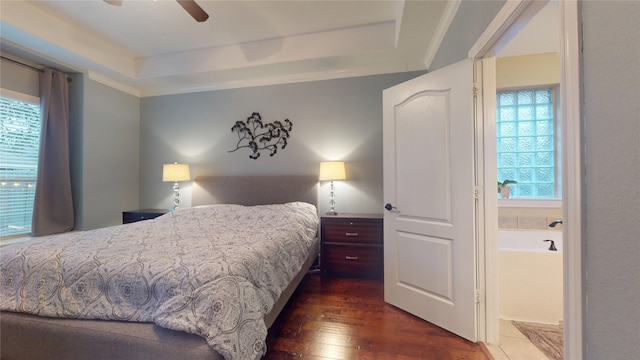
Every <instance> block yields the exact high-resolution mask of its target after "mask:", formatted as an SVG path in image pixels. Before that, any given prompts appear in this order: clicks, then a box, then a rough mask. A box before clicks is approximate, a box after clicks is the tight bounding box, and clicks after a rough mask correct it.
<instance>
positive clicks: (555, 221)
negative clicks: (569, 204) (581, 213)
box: [549, 220, 562, 227]
mask: <svg viewBox="0 0 640 360" xmlns="http://www.w3.org/2000/svg"><path fill="white" fill-rule="evenodd" d="M558 224H562V220H553V221H552V222H551V224H549V227H556V225H558Z"/></svg>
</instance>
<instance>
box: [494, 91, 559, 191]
mask: <svg viewBox="0 0 640 360" xmlns="http://www.w3.org/2000/svg"><path fill="white" fill-rule="evenodd" d="M555 94H556V91H555V88H550V87H546V88H532V89H518V90H506V91H498V93H497V108H496V116H497V119H496V126H497V140H498V144H497V149H498V154H497V155H498V181H504V180H505V179H509V180H515V181H517V184H514V185H511V197H513V198H525V199H526V198H529V199H559V198H561V194H560V177H559V171H558V170H557V169H559V166H558V164H559V148H558V139H559V138H558V131H557V129H558V127H557V122H556V120H555V119H556V116H555V114H556V100H555V97H556V95H555Z"/></svg>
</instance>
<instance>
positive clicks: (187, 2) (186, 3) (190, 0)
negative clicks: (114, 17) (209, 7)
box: [104, 0, 209, 22]
mask: <svg viewBox="0 0 640 360" xmlns="http://www.w3.org/2000/svg"><path fill="white" fill-rule="evenodd" d="M176 1H177V2H178V4H180V6H182V7H183V8H184V9H185V10H186V11H187V12H188V13H189V15H191V16H192V17H193V18H194V19H195V20H196V21H197V22H203V21H206V20H207V19H208V18H209V14H207V13H206V12H205V11H204V10H203V9H202V8H201V7H200V5H198V4H196V2H195V0H176ZM104 2H106V3H107V4H110V5H116V6H120V5H122V0H104Z"/></svg>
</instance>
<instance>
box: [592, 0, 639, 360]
mask: <svg viewBox="0 0 640 360" xmlns="http://www.w3.org/2000/svg"><path fill="white" fill-rule="evenodd" d="M581 7H582V24H583V27H582V28H583V69H584V74H583V79H582V80H583V83H584V94H583V96H584V100H583V111H584V113H583V121H584V131H585V136H584V144H585V149H586V154H585V157H586V176H585V181H584V184H585V190H586V194H585V197H586V221H585V223H586V234H585V237H584V239H583V241H584V243H585V253H586V260H585V265H586V274H585V281H586V284H585V290H586V296H587V298H586V311H587V313H586V326H587V331H586V342H587V349H586V355H587V356H586V358H587V359H593V360H598V359H637V358H638V356H639V354H640V180H639V179H640V115H639V114H640V105H639V104H640V101H639V100H640V2H637V1H627V2H622V1H583V2H581Z"/></svg>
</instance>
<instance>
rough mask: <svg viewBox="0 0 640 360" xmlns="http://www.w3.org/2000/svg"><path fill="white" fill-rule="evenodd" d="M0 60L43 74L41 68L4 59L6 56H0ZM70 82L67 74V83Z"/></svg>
mask: <svg viewBox="0 0 640 360" xmlns="http://www.w3.org/2000/svg"><path fill="white" fill-rule="evenodd" d="M0 59H2V60H7V61H9V62H12V63H14V64H18V65H21V66H25V67H28V68H30V69H33V70H35V71H37V72H40V73H42V72H44V70H43V69H42V68H39V67H35V66H33V65H29V64H25V63H23V62H21V61H18V60H14V59H12V58H8V57H6V56H0ZM72 81H73V79H71V78H70V77H68V74H67V82H72Z"/></svg>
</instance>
